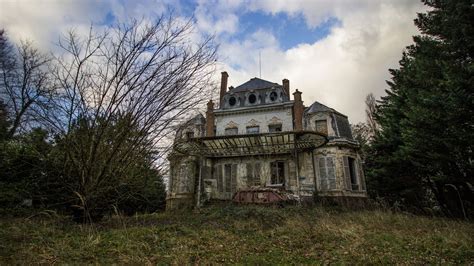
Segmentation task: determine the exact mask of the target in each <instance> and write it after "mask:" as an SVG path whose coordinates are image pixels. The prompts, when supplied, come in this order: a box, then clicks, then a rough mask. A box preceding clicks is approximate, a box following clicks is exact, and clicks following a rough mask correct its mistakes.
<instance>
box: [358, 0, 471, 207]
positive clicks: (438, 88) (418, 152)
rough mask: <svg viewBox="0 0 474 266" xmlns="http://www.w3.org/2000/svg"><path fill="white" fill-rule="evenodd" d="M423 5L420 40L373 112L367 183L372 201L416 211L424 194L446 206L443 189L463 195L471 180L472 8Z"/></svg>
mask: <svg viewBox="0 0 474 266" xmlns="http://www.w3.org/2000/svg"><path fill="white" fill-rule="evenodd" d="M423 2H424V3H425V4H426V5H428V6H429V7H431V9H430V10H429V11H428V12H427V13H423V14H419V15H418V17H417V19H416V20H415V25H416V26H417V27H418V28H419V29H420V31H421V33H422V34H421V35H419V36H415V37H414V44H413V45H411V46H409V47H407V49H406V51H405V52H404V54H403V57H402V59H401V60H400V68H399V69H391V70H390V73H391V75H392V79H391V81H389V82H388V84H389V86H390V88H389V89H388V90H387V96H385V97H382V100H381V101H380V104H379V106H378V110H377V114H376V119H377V122H378V123H379V124H380V126H381V129H382V130H381V132H379V133H378V134H377V135H376V137H375V139H374V142H373V144H372V147H371V149H372V150H371V152H370V156H369V159H368V168H369V169H368V171H367V172H368V182H369V188H372V189H373V192H374V194H377V195H379V196H383V197H386V198H388V199H390V200H392V201H395V200H398V201H402V202H403V201H404V202H405V203H407V204H409V205H414V206H417V207H423V206H425V203H426V200H428V197H425V194H424V193H425V192H426V191H427V189H428V188H430V189H432V190H431V191H433V192H434V193H435V194H436V196H437V199H438V201H439V202H440V203H441V205H442V206H443V205H445V206H446V204H447V202H446V199H445V198H444V196H443V195H445V193H443V191H445V190H446V187H445V185H446V184H455V185H457V186H458V189H460V190H462V189H461V187H462V186H464V187H465V188H468V187H469V186H470V185H469V184H468V183H469V182H472V177H473V174H474V172H473V159H474V158H473V147H474V145H473V144H474V97H473V88H474V78H473V77H474V75H473V72H474V65H473V61H472V59H473V53H474V37H473V36H474V24H473V23H472V21H474V7H473V6H472V4H471V1H470V0H463V1H453V0H445V1H429V0H424V1H423ZM434 184H436V186H434ZM467 190H470V189H467ZM469 193H472V192H469ZM461 196H462V197H463V199H464V200H465V201H469V199H468V198H467V196H466V195H463V193H461ZM467 204H469V202H467Z"/></svg>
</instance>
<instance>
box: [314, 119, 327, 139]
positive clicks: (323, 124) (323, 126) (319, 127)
mask: <svg viewBox="0 0 474 266" xmlns="http://www.w3.org/2000/svg"><path fill="white" fill-rule="evenodd" d="M315 126H316V132H318V133H323V134H326V135H327V134H328V122H327V120H326V119H321V120H316V125H315Z"/></svg>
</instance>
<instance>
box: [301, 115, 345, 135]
mask: <svg viewBox="0 0 474 266" xmlns="http://www.w3.org/2000/svg"><path fill="white" fill-rule="evenodd" d="M324 119H326V121H327V128H328V136H329V137H333V136H336V135H337V134H336V131H335V129H334V128H333V126H332V125H333V124H334V121H333V116H331V115H330V114H329V113H327V112H320V113H314V114H309V115H305V116H304V118H303V127H304V129H305V130H313V131H315V130H316V120H324Z"/></svg>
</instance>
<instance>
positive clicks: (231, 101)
mask: <svg viewBox="0 0 474 266" xmlns="http://www.w3.org/2000/svg"><path fill="white" fill-rule="evenodd" d="M236 103H237V99H236V98H235V97H234V96H232V97H230V98H229V105H230V106H234V105H235V104H236Z"/></svg>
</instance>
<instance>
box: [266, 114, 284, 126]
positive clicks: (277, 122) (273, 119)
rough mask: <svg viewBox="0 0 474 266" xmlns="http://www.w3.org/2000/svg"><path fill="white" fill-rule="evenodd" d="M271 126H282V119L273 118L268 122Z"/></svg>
mask: <svg viewBox="0 0 474 266" xmlns="http://www.w3.org/2000/svg"><path fill="white" fill-rule="evenodd" d="M268 124H269V125H278V124H281V119H279V118H278V117H276V116H274V117H272V119H270V121H269V122H268Z"/></svg>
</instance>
